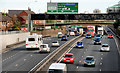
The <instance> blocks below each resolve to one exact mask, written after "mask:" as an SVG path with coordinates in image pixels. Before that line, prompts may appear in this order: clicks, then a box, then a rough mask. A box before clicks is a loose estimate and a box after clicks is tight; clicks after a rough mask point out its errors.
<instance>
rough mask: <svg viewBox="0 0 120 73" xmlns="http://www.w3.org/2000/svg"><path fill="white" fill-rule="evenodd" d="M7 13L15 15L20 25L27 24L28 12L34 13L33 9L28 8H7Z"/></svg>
mask: <svg viewBox="0 0 120 73" xmlns="http://www.w3.org/2000/svg"><path fill="white" fill-rule="evenodd" d="M8 14H9V15H16V16H17V19H18V20H19V21H20V22H21V25H24V24H28V23H29V21H28V20H29V19H30V18H29V19H28V16H29V15H30V14H35V13H34V12H33V11H31V9H30V8H28V10H8Z"/></svg>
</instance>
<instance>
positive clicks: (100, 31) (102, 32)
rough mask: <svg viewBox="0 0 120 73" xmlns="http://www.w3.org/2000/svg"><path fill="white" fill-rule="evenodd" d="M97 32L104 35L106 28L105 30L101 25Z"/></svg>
mask: <svg viewBox="0 0 120 73" xmlns="http://www.w3.org/2000/svg"><path fill="white" fill-rule="evenodd" d="M97 34H101V35H104V30H103V27H102V26H99V27H98V29H97Z"/></svg>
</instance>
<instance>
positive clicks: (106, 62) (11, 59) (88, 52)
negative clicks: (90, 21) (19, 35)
mask: <svg viewBox="0 0 120 73" xmlns="http://www.w3.org/2000/svg"><path fill="white" fill-rule="evenodd" d="M105 30H106V31H107V30H109V29H108V28H107V27H105ZM108 34H112V33H111V32H109V33H108ZM74 37H75V36H70V37H69V38H68V41H69V40H71V39H73V38H74ZM54 40H58V41H59V42H60V45H63V44H64V43H65V42H66V41H61V39H59V38H57V37H49V38H44V43H47V44H49V45H51V43H52V41H54ZM82 41H83V44H84V48H82V49H78V48H75V47H73V48H72V49H71V50H70V51H69V52H70V53H73V54H74V56H75V62H74V64H67V70H68V72H70V71H79V72H80V71H81V72H85V71H88V72H90V71H95V72H97V71H114V72H115V71H119V70H120V65H119V64H120V54H119V52H118V46H117V45H116V42H115V39H108V38H107V35H104V36H103V38H102V44H105V43H107V44H109V45H110V52H100V47H101V45H94V44H93V39H86V38H84V39H82ZM57 48H58V47H51V51H50V52H51V53H52V52H53V51H54V50H55V49H57ZM49 54H50V53H42V54H40V53H39V52H38V50H26V48H25V46H22V47H18V48H15V49H13V50H10V51H8V52H5V53H3V54H2V70H3V71H5V72H7V71H30V70H31V69H32V68H34V67H35V66H36V65H37V64H38V63H39V62H41V61H42V60H43V59H44V58H45V57H47V56H48V55H49ZM86 56H94V57H95V60H96V66H95V67H84V66H83V61H84V60H85V57H86ZM44 70H47V69H44Z"/></svg>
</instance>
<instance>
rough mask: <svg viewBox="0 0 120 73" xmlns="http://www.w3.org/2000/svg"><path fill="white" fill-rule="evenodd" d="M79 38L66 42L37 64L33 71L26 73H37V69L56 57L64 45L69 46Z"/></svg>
mask: <svg viewBox="0 0 120 73" xmlns="http://www.w3.org/2000/svg"><path fill="white" fill-rule="evenodd" d="M79 37H80V36H78V37H76V38H74V39H72V40H70V41H69V42H66V44H64V45H62V46H60V47H59V48H57V49H56V50H55V51H53V52H52V53H51V54H50V55H48V56H47V57H46V58H45V59H44V60H42V62H40V63H38V64H37V65H36V66H35V67H34V68H33V69H31V70H30V71H29V72H28V73H37V71H38V69H39V70H40V69H42V68H43V67H44V66H45V65H46V64H47V63H48V62H49V61H51V59H52V58H53V57H54V56H56V55H57V54H58V53H59V52H60V51H61V50H62V49H63V48H64V47H65V46H66V45H68V44H70V43H71V42H73V41H74V40H76V39H78V38H79Z"/></svg>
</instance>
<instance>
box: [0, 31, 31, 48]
mask: <svg viewBox="0 0 120 73" xmlns="http://www.w3.org/2000/svg"><path fill="white" fill-rule="evenodd" d="M29 34H30V32H26V33H17V34H8V35H0V50H2V49H4V48H6V46H8V45H11V44H16V43H19V42H23V41H25V40H26V36H27V35H29Z"/></svg>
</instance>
